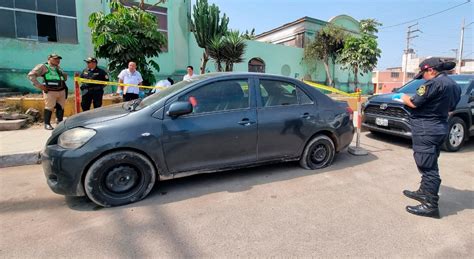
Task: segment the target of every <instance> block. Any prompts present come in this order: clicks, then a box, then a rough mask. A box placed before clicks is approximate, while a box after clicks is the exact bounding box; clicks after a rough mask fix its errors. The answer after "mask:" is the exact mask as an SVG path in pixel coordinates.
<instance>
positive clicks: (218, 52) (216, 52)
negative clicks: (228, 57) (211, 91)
mask: <svg viewBox="0 0 474 259" xmlns="http://www.w3.org/2000/svg"><path fill="white" fill-rule="evenodd" d="M223 49H224V41H223V37H214V38H213V39H212V40H211V42H210V43H209V47H208V53H209V56H210V57H211V58H212V59H214V61H215V62H216V67H217V71H218V72H222V61H223V59H224V54H223Z"/></svg>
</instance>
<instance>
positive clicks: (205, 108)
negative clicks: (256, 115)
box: [178, 79, 249, 114]
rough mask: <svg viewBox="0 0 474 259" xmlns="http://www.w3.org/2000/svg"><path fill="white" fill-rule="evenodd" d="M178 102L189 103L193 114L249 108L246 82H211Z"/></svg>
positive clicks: (182, 97) (242, 80) (241, 80)
mask: <svg viewBox="0 0 474 259" xmlns="http://www.w3.org/2000/svg"><path fill="white" fill-rule="evenodd" d="M178 101H189V102H190V103H191V104H192V105H193V114H199V113H205V112H218V111H228V110H235V109H244V108H249V85H248V81H247V80H244V79H239V80H227V81H219V82H213V83H210V84H207V85H204V86H201V87H199V88H198V89H196V90H193V91H191V92H189V93H187V94H185V95H183V96H181V97H179V99H178Z"/></svg>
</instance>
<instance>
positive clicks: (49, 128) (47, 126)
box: [44, 124, 54, 130]
mask: <svg viewBox="0 0 474 259" xmlns="http://www.w3.org/2000/svg"><path fill="white" fill-rule="evenodd" d="M44 128H45V129H47V130H53V129H54V128H53V126H51V124H44Z"/></svg>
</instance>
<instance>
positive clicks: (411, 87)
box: [397, 77, 472, 94]
mask: <svg viewBox="0 0 474 259" xmlns="http://www.w3.org/2000/svg"><path fill="white" fill-rule="evenodd" d="M451 78H452V79H453V80H454V81H456V83H457V84H458V85H459V86H460V87H461V90H462V92H463V93H464V92H465V91H466V89H467V87H468V85H469V82H470V81H471V80H472V79H470V78H467V77H451ZM424 82H426V80H424V79H419V80H412V81H410V82H408V83H407V84H406V85H405V86H403V87H402V88H400V89H399V90H398V91H397V93H404V94H414V93H416V90H417V89H418V87H420V85H422V84H423V83H424Z"/></svg>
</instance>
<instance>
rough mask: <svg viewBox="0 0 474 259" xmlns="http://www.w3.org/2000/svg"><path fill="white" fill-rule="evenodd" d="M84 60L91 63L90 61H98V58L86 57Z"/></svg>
mask: <svg viewBox="0 0 474 259" xmlns="http://www.w3.org/2000/svg"><path fill="white" fill-rule="evenodd" d="M84 61H85V62H87V63H90V62H94V63H97V59H96V58H93V57H88V58H87V59H84Z"/></svg>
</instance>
